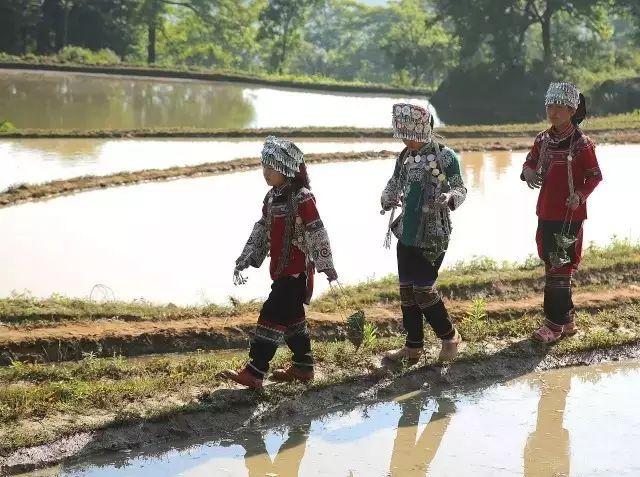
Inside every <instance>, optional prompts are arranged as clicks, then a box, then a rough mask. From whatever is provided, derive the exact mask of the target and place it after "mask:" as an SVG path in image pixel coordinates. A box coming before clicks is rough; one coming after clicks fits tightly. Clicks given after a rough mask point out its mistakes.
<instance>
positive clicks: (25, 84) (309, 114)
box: [0, 70, 439, 130]
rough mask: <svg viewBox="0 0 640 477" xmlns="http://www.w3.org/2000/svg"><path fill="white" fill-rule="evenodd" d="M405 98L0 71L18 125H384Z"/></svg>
mask: <svg viewBox="0 0 640 477" xmlns="http://www.w3.org/2000/svg"><path fill="white" fill-rule="evenodd" d="M406 99H407V98H393V97H385V96H380V95H370V94H368V95H365V94H348V93H340V94H338V93H317V92H305V91H302V90H288V89H282V88H263V87H255V86H249V85H246V84H238V83H223V82H204V81H191V80H175V79H157V78H136V77H127V76H109V75H92V74H80V73H53V72H34V71H12V70H2V71H0V111H2V113H3V116H5V117H6V118H7V119H9V120H10V121H11V122H12V123H14V124H15V125H16V126H17V127H19V128H40V129H83V130H85V129H106V128H111V129H132V128H158V127H196V128H224V129H239V128H247V127H254V128H270V127H303V126H351V127H388V126H389V121H390V117H391V116H390V115H391V106H392V105H393V103H395V102H399V101H405V100H406ZM414 100H415V98H414ZM424 103H425V104H426V105H428V106H429V108H430V109H431V110H432V112H433V113H435V111H434V110H433V108H432V107H431V105H429V104H428V103H427V101H426V100H424ZM285 105H286V106H287V107H283V106H285ZM289 105H295V106H296V107H295V108H293V109H292V108H291V107H289ZM292 111H294V112H293V113H292ZM435 117H436V120H437V115H436V116H435ZM438 123H439V122H437V124H438ZM437 124H436V125H437Z"/></svg>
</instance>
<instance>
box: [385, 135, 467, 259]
mask: <svg viewBox="0 0 640 477" xmlns="http://www.w3.org/2000/svg"><path fill="white" fill-rule="evenodd" d="M436 173H437V174H436ZM443 192H449V193H450V194H451V197H450V199H449V202H448V204H447V205H446V206H444V207H441V206H439V205H438V204H436V200H437V199H438V197H439V196H440V194H441V193H443ZM466 196H467V189H466V188H465V186H464V183H463V181H462V175H461V173H460V160H459V158H458V156H457V154H456V153H455V152H454V151H453V150H452V149H450V148H448V147H446V146H442V145H440V144H438V143H436V142H435V141H432V142H430V143H428V144H425V146H424V147H422V149H420V150H419V151H417V152H415V151H414V152H410V151H409V150H408V149H406V148H405V149H404V150H403V151H402V152H401V153H400V155H399V156H398V159H397V161H396V166H395V169H394V171H393V175H392V176H391V179H389V182H388V183H387V186H386V187H385V189H384V191H383V192H382V197H381V203H382V207H383V208H384V209H389V208H391V207H393V205H394V204H396V203H397V202H398V201H401V202H402V214H401V215H400V216H399V217H398V218H397V219H396V221H395V222H394V224H393V226H392V230H393V233H394V235H395V236H396V237H397V238H398V240H400V241H401V242H402V243H403V244H404V245H409V246H414V247H420V248H429V247H430V244H433V242H434V240H435V241H438V242H440V243H441V244H442V246H443V247H444V248H445V249H446V244H447V243H448V240H449V236H450V235H451V229H452V226H451V217H450V213H449V212H450V210H455V209H457V208H458V207H459V206H460V205H461V204H462V203H463V202H464V200H465V198H466Z"/></svg>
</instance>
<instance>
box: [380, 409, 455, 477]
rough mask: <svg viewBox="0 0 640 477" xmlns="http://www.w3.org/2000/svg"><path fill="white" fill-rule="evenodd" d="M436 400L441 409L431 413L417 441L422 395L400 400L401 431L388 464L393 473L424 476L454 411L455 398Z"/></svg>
mask: <svg viewBox="0 0 640 477" xmlns="http://www.w3.org/2000/svg"><path fill="white" fill-rule="evenodd" d="M437 402H438V410H437V411H436V412H434V413H433V414H432V415H431V420H430V421H429V423H428V424H427V426H426V427H425V429H424V431H423V432H422V435H421V436H420V437H419V438H418V440H417V441H416V437H417V433H418V422H419V421H420V411H421V410H422V399H421V397H419V398H418V399H408V400H405V401H401V402H400V406H401V407H402V415H401V416H400V419H399V420H398V431H397V433H396V438H395V440H394V441H393V454H392V455H391V464H390V466H389V475H390V476H391V477H411V476H420V477H424V475H425V472H426V471H427V468H428V467H429V465H430V464H431V461H432V460H433V458H434V457H435V455H436V452H437V451H438V448H439V447H440V443H441V442H442V438H443V437H444V433H445V432H446V430H447V427H448V426H449V422H450V421H451V415H452V414H453V413H454V412H455V404H454V403H453V401H451V400H449V399H444V398H443V399H438V401H437Z"/></svg>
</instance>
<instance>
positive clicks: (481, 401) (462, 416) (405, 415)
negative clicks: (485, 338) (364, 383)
mask: <svg viewBox="0 0 640 477" xmlns="http://www.w3.org/2000/svg"><path fill="white" fill-rule="evenodd" d="M516 373H517V372H516ZM461 384H463V385H464V383H461ZM639 393H640V362H637V361H631V362H626V363H624V362H623V363H616V364H607V365H601V366H593V367H578V368H565V369H560V370H555V371H549V372H542V373H533V374H530V375H525V376H522V377H515V378H514V379H511V380H509V381H507V382H506V383H498V384H490V383H487V384H484V385H481V386H480V387H479V388H471V389H466V390H463V389H459V390H456V388H453V389H451V388H448V389H444V390H442V391H436V392H434V394H433V395H426V394H425V393H423V392H421V391H416V392H414V393H412V394H410V395H404V396H400V397H397V398H395V399H393V400H389V401H381V402H377V403H370V404H364V405H363V404H357V403H354V404H349V405H346V406H344V407H343V408H341V409H339V410H337V411H333V412H329V413H326V414H322V415H320V416H319V417H317V418H314V419H312V420H311V419H310V418H308V419H309V420H305V418H304V417H303V418H302V422H301V424H296V425H295V426H292V427H290V428H289V430H288V435H287V437H286V439H285V438H284V434H282V432H281V431H282V427H281V426H278V427H276V428H275V429H274V430H269V429H261V430H257V429H254V428H243V429H241V430H239V431H233V430H230V431H229V432H230V434H227V433H226V432H225V431H224V430H223V429H219V430H216V431H215V432H216V435H220V434H218V432H220V433H221V434H222V435H224V436H225V439H223V440H221V441H219V440H216V441H211V442H194V441H193V440H188V441H182V440H181V439H180V438H176V439H175V440H173V441H171V442H166V443H162V444H158V445H159V446H160V447H159V448H158V447H144V446H143V447H142V448H141V450H140V451H134V452H132V453H131V454H123V453H119V454H114V453H107V454H104V455H101V456H97V457H96V458H94V459H92V460H90V461H87V462H84V463H76V464H72V465H69V464H63V465H62V466H60V468H59V470H57V471H56V472H55V474H54V475H58V476H59V477H81V476H82V477H102V476H109V477H118V476H129V477H144V476H151V475H153V476H176V475H182V476H185V477H205V476H211V475H214V476H227V477H246V476H250V477H253V476H260V477H263V476H279V477H298V476H299V477H311V476H319V475H322V476H325V475H326V476H367V477H390V476H394V477H405V476H414V475H415V476H427V477H429V476H431V477H459V476H474V477H503V476H504V477H511V476H516V475H525V476H526V477H552V476H567V475H569V472H570V471H571V472H572V475H576V476H600V475H615V476H618V475H630V476H635V475H640V456H639V455H638V453H637V449H636V447H637V443H638V440H639V439H640V414H639V413H638V412H637V403H636V401H637V395H638V394H639ZM294 416H295V415H294ZM293 419H294V420H296V421H299V420H300V419H297V418H296V417H293ZM423 426H424V430H423V431H422V432H420V429H421V427H423ZM569 435H571V439H569ZM217 439H219V437H217ZM523 449H524V455H523ZM270 455H271V456H273V457H271V456H270Z"/></svg>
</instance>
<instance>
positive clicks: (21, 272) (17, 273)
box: [0, 145, 640, 304]
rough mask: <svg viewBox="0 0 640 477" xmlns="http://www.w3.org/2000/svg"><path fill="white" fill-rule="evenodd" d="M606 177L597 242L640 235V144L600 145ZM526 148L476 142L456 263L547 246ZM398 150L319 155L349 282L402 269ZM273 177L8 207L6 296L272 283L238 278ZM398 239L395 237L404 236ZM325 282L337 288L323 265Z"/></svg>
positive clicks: (136, 293)
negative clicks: (332, 159) (393, 206)
mask: <svg viewBox="0 0 640 477" xmlns="http://www.w3.org/2000/svg"><path fill="white" fill-rule="evenodd" d="M598 151H599V158H600V164H601V167H602V170H603V175H604V182H603V183H602V184H601V185H600V187H599V188H598V189H596V191H595V192H594V194H593V195H592V196H591V198H590V199H589V220H588V221H587V222H586V225H585V245H586V244H588V243H589V242H590V241H594V242H595V243H599V244H606V243H608V242H609V241H610V239H611V237H612V236H614V235H617V236H618V237H621V238H622V237H628V238H631V239H634V240H637V239H639V238H640V215H638V214H633V213H630V212H629V210H627V209H625V208H624V207H620V205H621V204H622V203H624V202H623V201H624V200H625V199H624V197H627V196H628V194H631V191H633V190H634V188H635V187H636V178H637V177H638V176H639V175H640V163H639V162H638V161H637V160H636V158H637V157H638V155H640V146H638V145H633V146H601V147H599V149H598ZM524 157H525V154H524V153H509V152H496V153H465V154H463V156H462V163H463V174H464V179H465V181H466V184H467V187H468V188H469V194H468V197H467V201H466V202H465V203H464V204H463V205H462V206H461V207H460V209H459V210H457V211H455V212H454V213H453V214H452V217H453V221H454V231H453V237H452V241H451V244H450V247H449V251H448V252H447V255H446V257H445V262H444V266H445V267H446V266H451V265H453V264H455V263H456V262H457V261H459V260H463V259H464V260H468V259H471V258H473V257H474V256H480V255H482V256H489V257H493V258H495V259H497V260H502V259H505V260H523V259H525V258H527V256H529V255H531V254H535V253H536V249H535V242H534V236H535V229H536V225H537V221H536V217H535V212H534V211H535V202H536V197H537V193H536V192H535V191H532V190H530V189H528V188H527V187H526V185H525V184H524V183H523V182H521V181H520V179H519V174H520V170H521V163H522V161H523V160H524ZM392 171H393V160H378V161H370V162H350V163H334V164H314V165H311V166H310V167H309V172H310V176H311V181H312V187H313V191H314V193H315V194H316V197H317V203H318V208H319V210H320V214H321V215H322V218H323V221H324V223H325V225H326V227H327V229H328V231H329V235H330V238H331V243H332V247H333V249H334V258H335V264H336V267H337V270H338V273H339V274H340V277H341V281H342V282H343V283H357V282H362V281H364V280H367V279H370V278H379V277H382V276H386V275H388V274H389V273H394V272H395V270H396V259H395V251H394V250H393V249H392V250H386V249H384V248H383V247H382V243H383V240H384V235H385V232H386V227H387V223H388V216H381V215H380V214H379V210H380V205H379V204H380V191H381V190H382V188H383V187H384V185H385V183H386V181H387V180H388V178H389V176H390V175H391V173H392ZM266 191H267V187H266V186H265V184H264V181H263V179H262V174H261V172H260V171H259V170H255V171H248V172H242V173H237V174H229V175H221V176H212V177H202V178H193V179H181V180H176V181H171V182H163V183H149V184H141V185H136V186H130V187H117V188H111V189H107V190H100V191H92V192H87V193H82V194H77V195H73V196H68V197H61V198H57V199H53V200H50V201H46V202H37V203H28V204H23V205H19V206H15V207H10V208H6V209H2V210H0V231H2V236H1V237H2V238H1V244H2V246H0V270H2V273H0V296H6V295H8V294H10V293H11V292H12V291H17V292H22V291H24V290H29V291H31V292H32V293H33V294H34V295H35V296H49V295H50V294H52V293H62V294H64V295H69V296H76V297H87V296H89V293H90V291H91V289H92V288H93V286H94V285H96V284H103V285H106V286H107V287H109V289H110V292H109V293H107V295H108V297H112V298H113V297H115V298H117V299H120V300H132V299H144V300H149V301H152V302H158V303H167V302H173V303H181V304H197V303H207V302H211V301H213V302H218V303H221V302H224V301H226V300H227V299H228V297H229V296H235V297H238V298H242V299H252V298H260V297H264V296H266V294H267V293H268V291H269V286H270V279H269V276H268V271H267V269H266V265H265V266H263V268H262V269H260V270H255V269H250V270H249V271H248V273H247V275H248V277H249V282H248V283H247V284H246V285H245V286H242V287H234V286H233V284H232V271H233V268H234V263H235V259H236V257H237V255H238V254H239V253H240V251H241V249H242V247H243V245H244V242H245V241H246V239H247V237H248V235H249V232H250V231H251V227H252V225H253V223H254V222H255V221H256V220H257V219H258V218H259V217H260V208H261V204H262V199H263V197H264V194H265V193H266ZM394 246H395V244H394ZM316 283H317V293H319V292H322V291H324V290H326V289H327V283H326V281H325V280H324V279H322V277H320V278H319V279H318V280H317V281H316Z"/></svg>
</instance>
